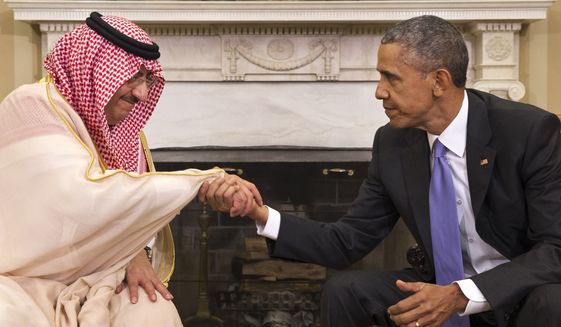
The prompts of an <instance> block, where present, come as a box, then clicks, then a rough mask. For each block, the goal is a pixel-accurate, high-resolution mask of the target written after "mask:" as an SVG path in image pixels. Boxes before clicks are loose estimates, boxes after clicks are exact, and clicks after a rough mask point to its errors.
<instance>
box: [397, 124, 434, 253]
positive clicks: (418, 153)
mask: <svg viewBox="0 0 561 327" xmlns="http://www.w3.org/2000/svg"><path fill="white" fill-rule="evenodd" d="M404 138H405V147H404V148H403V150H402V151H401V158H402V161H401V162H402V165H403V174H404V179H405V184H406V190H407V193H408V194H407V195H408V197H409V199H410V204H411V208H412V211H413V218H414V220H415V225H416V226H417V229H418V232H419V236H420V238H421V241H422V242H423V244H422V245H423V246H424V248H425V249H426V251H427V252H428V253H427V255H428V256H429V257H430V258H431V262H432V243H431V237H430V218H429V193H428V192H429V182H430V161H429V156H430V151H429V144H428V140H427V134H426V132H425V131H422V130H419V129H410V130H408V131H407V132H406V133H405V137H404Z"/></svg>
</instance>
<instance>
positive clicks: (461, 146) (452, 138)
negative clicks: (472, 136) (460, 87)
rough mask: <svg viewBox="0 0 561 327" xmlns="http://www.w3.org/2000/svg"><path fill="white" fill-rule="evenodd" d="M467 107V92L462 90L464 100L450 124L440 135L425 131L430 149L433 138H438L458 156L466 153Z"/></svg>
mask: <svg viewBox="0 0 561 327" xmlns="http://www.w3.org/2000/svg"><path fill="white" fill-rule="evenodd" d="M468 107H469V103H468V97H467V92H466V91H465V90H464V100H463V101H462V106H461V107H460V112H458V115H456V117H455V118H454V119H453V120H452V122H451V123H450V125H448V126H447V127H446V129H444V131H443V132H442V134H440V135H434V134H431V133H429V132H427V137H428V140H429V146H430V149H431V151H432V144H433V143H434V140H436V138H438V139H439V140H440V142H441V143H442V144H444V146H445V147H446V148H447V149H448V150H450V151H451V152H453V153H454V154H455V155H457V156H458V157H461V158H463V157H464V155H465V153H466V138H467V118H468Z"/></svg>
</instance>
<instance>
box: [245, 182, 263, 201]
mask: <svg viewBox="0 0 561 327" xmlns="http://www.w3.org/2000/svg"><path fill="white" fill-rule="evenodd" d="M243 182H244V185H245V186H246V187H247V188H248V189H249V191H250V192H251V194H252V195H253V198H255V202H257V204H258V205H259V206H260V207H261V206H263V197H261V193H259V190H258V189H257V187H256V186H255V184H253V183H251V182H248V181H246V180H243Z"/></svg>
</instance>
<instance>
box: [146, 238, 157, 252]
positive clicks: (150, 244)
mask: <svg viewBox="0 0 561 327" xmlns="http://www.w3.org/2000/svg"><path fill="white" fill-rule="evenodd" d="M155 243H156V236H154V237H152V239H151V240H150V241H148V243H146V246H147V247H149V248H151V249H153V248H154V244H155Z"/></svg>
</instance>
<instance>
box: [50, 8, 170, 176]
mask: <svg viewBox="0 0 561 327" xmlns="http://www.w3.org/2000/svg"><path fill="white" fill-rule="evenodd" d="M101 19H103V20H104V21H105V22H106V23H108V24H109V25H110V26H111V27H113V28H114V29H116V30H117V31H119V32H120V33H122V34H125V35H126V36H128V37H130V38H133V39H134V40H137V41H139V42H142V43H145V44H153V42H152V41H151V40H150V38H149V36H148V34H146V32H145V31H144V30H143V29H142V28H140V27H139V26H137V25H136V24H134V23H132V22H131V21H129V20H127V19H125V18H122V17H115V16H102V17H101ZM142 65H144V66H145V67H146V69H148V70H150V71H151V72H152V74H154V76H156V77H157V80H156V82H155V83H154V85H153V86H152V87H151V88H150V90H149V93H148V100H147V101H145V102H137V103H136V104H135V107H134V109H133V110H132V111H131V112H130V113H129V115H128V116H127V117H126V118H125V119H124V120H123V121H121V122H120V123H119V124H117V125H115V126H113V127H110V126H109V124H108V123H107V119H106V117H105V113H104V109H105V106H106V105H107V103H108V102H109V100H110V99H111V97H112V96H113V95H114V94H115V92H116V91H117V90H118V89H119V87H121V86H122V85H123V84H124V83H126V81H128V80H129V79H130V78H131V77H132V76H133V75H134V74H136V73H137V72H138V71H139V70H140V67H141V66H142ZM44 66H45V69H46V70H47V71H48V72H49V73H50V75H51V76H52V77H53V79H54V83H55V85H56V86H57V88H58V89H59V90H60V92H61V93H62V95H63V96H64V97H65V98H66V100H67V101H68V103H69V104H70V105H71V106H72V107H73V108H74V110H75V111H76V112H77V113H78V115H80V117H81V118H82V120H83V121H84V124H85V125H86V128H87V129H88V132H89V133H90V135H91V137H92V139H93V141H94V143H95V145H96V147H97V150H98V151H99V153H100V155H101V158H102V159H103V161H104V162H105V164H106V166H107V168H109V169H123V170H126V171H137V170H138V159H139V151H140V147H139V139H138V134H139V132H140V130H141V129H142V128H143V127H144V125H146V122H147V120H148V119H149V118H150V116H151V115H152V112H153V111H154V108H155V106H156V103H157V102H158V100H159V98H160V95H161V93H162V90H163V87H164V78H163V76H162V74H161V70H162V69H161V66H160V63H159V62H158V61H157V60H149V59H143V58H142V57H140V56H138V55H135V54H133V53H130V52H127V51H125V50H124V49H123V48H120V47H118V46H116V45H115V44H113V43H112V42H110V41H108V40H107V39H105V38H104V37H103V36H101V35H100V34H98V33H96V32H95V31H94V30H92V29H91V28H90V27H88V26H87V25H86V24H84V25H81V26H79V27H77V28H75V29H74V30H73V31H71V32H69V33H66V34H65V35H63V36H62V38H61V39H60V40H59V41H58V42H57V43H56V45H55V47H54V48H53V50H52V51H51V52H50V53H49V54H48V55H47V58H45V62H44Z"/></svg>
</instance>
